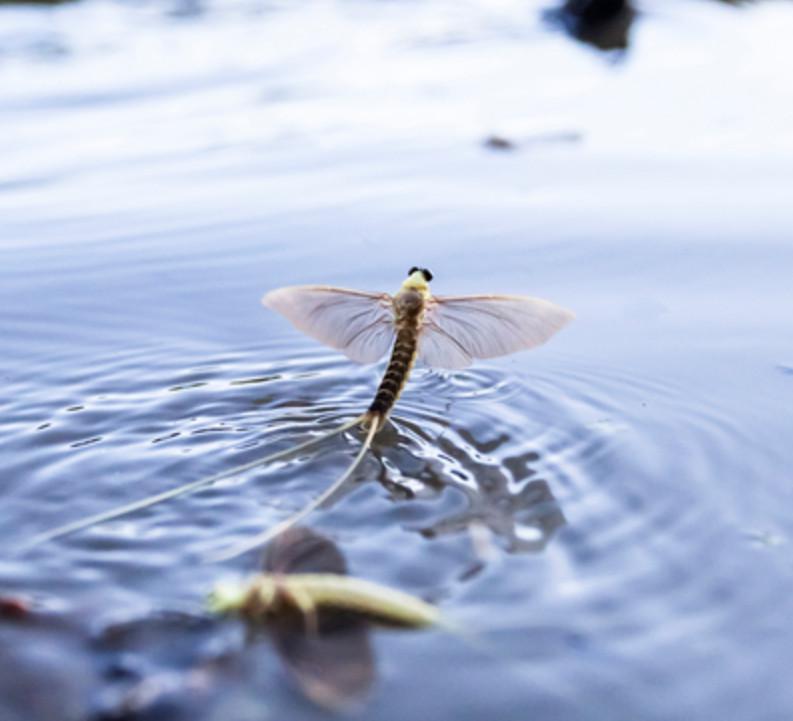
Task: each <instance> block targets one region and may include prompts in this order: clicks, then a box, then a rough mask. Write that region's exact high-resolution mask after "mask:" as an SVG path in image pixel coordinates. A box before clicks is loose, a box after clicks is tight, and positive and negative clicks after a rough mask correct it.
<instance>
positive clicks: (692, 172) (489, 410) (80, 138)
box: [0, 0, 793, 721]
mask: <svg viewBox="0 0 793 721" xmlns="http://www.w3.org/2000/svg"><path fill="white" fill-rule="evenodd" d="M792 36H793V3H791V2H789V1H788V0H765V1H762V0H758V1H757V2H743V3H742V2H738V1H737V0H736V1H735V2H726V1H725V2H718V1H716V0H634V1H633V2H629V1H628V0H567V2H562V1H561V0H559V1H555V0H454V1H452V0H292V1H290V2H280V1H272V2H267V1H265V0H206V1H202V0H126V1H124V0H74V1H72V2H62V3H58V2H52V3H17V2H8V1H7V0H2V1H0V337H1V338H2V353H0V376H2V380H3V387H4V391H3V393H2V394H0V454H1V455H0V458H2V464H3V468H4V474H3V476H4V477H3V479H2V481H0V508H2V512H0V541H1V542H2V545H3V546H4V547H7V548H12V547H13V546H14V545H15V544H16V543H17V542H19V541H20V540H22V539H24V538H27V537H30V536H32V535H34V534H35V533H38V532H40V531H42V530H45V529H46V528H50V527H53V526H55V525H58V524H60V523H64V522H67V521H71V520H74V519H75V518H79V517H81V516H83V515H87V514H90V513H95V512H97V511H100V510H103V509H106V508H109V507H111V506H113V505H115V504H117V503H121V502H125V501H130V500H134V499H136V498H139V497H141V496H143V495H146V494H147V493H155V492H157V491H160V490H163V489H164V488H165V487H170V486H172V485H175V484H177V483H179V482H187V481H189V480H193V479H195V478H198V477H200V476H201V475H203V474H205V473H210V472H213V471H217V470H221V469H223V468H225V467H228V466H230V465H233V464H234V463H236V462H242V461H244V460H247V459H249V458H251V457H255V454H256V453H257V452H258V453H262V452H263V448H264V447H265V446H269V445H270V444H271V443H273V442H282V443H285V442H286V441H287V440H294V439H296V438H297V437H301V438H302V437H303V436H304V435H305V434H306V433H308V432H311V431H313V430H315V429H316V428H321V427H324V426H327V427H330V426H332V425H333V423H334V422H340V419H343V418H346V417H348V416H349V415H351V414H353V413H356V412H358V411H359V410H360V409H361V408H363V407H365V405H366V403H367V402H368V400H369V398H370V396H371V393H372V391H373V389H374V387H375V385H376V383H377V380H378V374H379V373H380V372H381V370H382V369H381V367H379V366H378V367H377V368H359V367H353V366H352V365H351V364H349V363H347V362H346V361H345V360H344V359H343V358H341V356H338V355H336V354H333V353H331V352H329V351H327V350H325V349H322V348H319V347H318V346H317V345H316V344H315V343H314V342H313V341H311V340H309V339H306V338H304V337H302V336H300V335H299V334H298V333H297V332H296V331H294V330H293V329H291V328H290V327H289V326H288V325H287V324H286V323H285V322H284V321H283V320H282V319H279V318H277V317H275V315H274V314H271V313H268V312H267V311H265V310H264V309H262V308H261V306H260V305H259V299H260V297H261V295H262V294H263V293H264V292H265V291H266V290H268V289H271V288H273V287H277V286H281V285H289V284H302V283H328V284H333V285H340V286H347V287H354V288H361V289H365V290H387V291H393V290H395V289H396V288H398V286H399V283H400V282H401V281H402V279H403V278H404V274H405V273H406V271H407V270H408V268H410V267H411V266H414V265H416V266H422V267H428V268H430V269H431V270H432V271H433V273H434V275H435V278H436V280H435V282H434V283H433V290H434V291H435V292H437V293H439V294H458V293H470V292H473V293H476V292H485V293H487V292H496V293H502V292H503V293H523V294H528V295H536V296H540V297H545V298H549V299H551V300H553V301H555V302H557V303H559V304H561V305H563V306H566V307H569V308H571V309H573V310H574V311H575V312H576V313H577V316H578V319H577V321H576V322H575V323H574V324H572V325H571V326H570V328H569V329H566V330H565V331H564V332H563V333H561V334H560V335H559V337H558V338H555V339H554V340H553V341H552V342H551V343H549V344H548V346H547V347H543V348H542V349H540V350H537V351H535V352H533V353H531V354H519V355H517V356H514V357H510V358H506V359H501V360H498V361H493V362H489V363H484V364H479V365H477V366H475V367H474V368H472V369H471V370H469V371H465V372H463V373H458V374H443V373H437V372H429V371H426V370H418V371H417V372H416V373H415V374H414V378H413V380H412V381H411V383H410V384H409V386H408V388H407V391H406V393H405V396H404V398H403V400H402V401H401V403H400V406H399V407H398V409H397V412H396V413H395V416H394V425H393V428H392V429H391V430H390V431H389V434H386V435H385V436H384V437H383V438H382V439H381V440H379V441H378V444H377V445H376V446H375V449H374V453H372V454H371V456H370V458H369V460H368V462H367V465H366V466H365V470H364V472H362V474H361V476H360V479H359V480H360V481H361V482H360V483H359V484H357V485H356V486H355V487H354V488H353V489H352V492H351V493H349V495H347V496H345V497H344V498H343V499H342V500H341V501H340V502H339V503H338V504H337V505H335V506H334V507H333V509H331V510H329V511H327V512H324V513H322V514H319V515H318V516H317V518H316V523H317V525H318V526H320V527H321V528H322V530H323V531H324V532H326V533H328V534H330V535H331V536H332V537H333V538H334V540H335V541H336V542H338V543H339V545H340V546H341V547H342V548H343V550H344V552H345V553H346V554H347V555H348V559H349V563H350V567H351V569H352V570H353V572H355V573H356V574H358V575H361V576H364V577H369V578H374V579H376V580H381V581H383V582H387V583H391V584H393V585H396V586H398V587H400V588H403V589H404V590H408V591H411V592H414V593H416V594H419V595H421V596H423V597H427V598H430V599H431V600H434V601H436V602H438V603H440V604H441V605H442V606H443V608H444V609H445V610H447V611H448V612H449V613H450V614H452V615H454V616H455V617H456V618H459V619H462V620H463V621H464V622H465V623H466V624H467V625H470V627H471V628H472V629H474V630H477V631H478V632H481V633H482V634H483V636H484V637H485V638H486V639H487V641H488V643H489V644H490V645H491V646H492V647H494V648H496V649H498V653H497V654H496V655H497V658H493V657H492V656H489V655H487V654H485V655H483V654H481V653H478V652H477V651H476V650H475V649H472V648H470V647H467V646H466V645H465V643H462V642H461V641H460V640H459V639H454V638H451V637H449V636H448V635H444V634H431V633H426V634H377V635H376V636H375V638H374V643H375V655H376V657H377V664H378V674H377V681H376V682H375V684H374V686H373V688H372V689H370V691H369V693H368V695H367V697H366V699H365V700H362V701H360V702H359V706H357V707H356V709H357V710H355V709H354V710H352V711H350V712H349V713H351V714H352V715H353V716H356V715H357V716H358V717H361V718H364V717H366V718H372V717H373V718H378V719H404V718H408V717H413V718H429V717H435V718H441V719H452V718H453V719H455V720H456V721H463V720H464V719H472V720H473V719H481V718H483V717H484V716H485V715H488V716H493V715H497V716H498V717H499V718H501V719H504V720H505V721H508V720H511V719H514V720H515V721H523V720H524V719H526V718H528V717H534V718H541V719H565V720H566V721H569V720H570V719H586V720H592V721H594V720H595V719H603V718H608V719H610V721H619V720H620V719H625V720H626V721H628V720H630V721H636V719H642V721H644V720H648V719H659V720H663V721H669V720H670V719H686V720H690V719H715V718H719V719H722V720H723V721H727V720H731V719H735V720H736V721H738V720H739V719H740V720H741V721H743V720H745V719H747V718H751V719H753V720H754V721H783V720H785V721H786V720H787V719H790V717H791V714H793V688H791V686H790V683H789V680H788V676H789V671H788V669H789V668H790V667H791V664H793V650H791V649H793V643H791V641H792V640H793V633H791V629H790V618H791V617H792V616H793V562H791V558H790V534H791V532H793V478H791V472H790V468H791V467H793V450H791V445H790V438H791V434H793V418H791V413H790V410H789V409H790V407H793V392H792V389H793V385H792V384H793V344H792V342H793V327H792V326H791V321H790V318H791V310H792V309H793V290H792V289H791V286H792V285H793V282H792V281H791V272H792V269H793V241H792V240H791V233H792V232H793V231H791V228H793V202H792V201H793V93H791V83H790V74H791V73H790V70H791V67H793V44H791V37H792ZM356 447H357V446H356V439H355V438H354V437H352V436H351V437H349V438H345V439H342V440H340V441H339V443H338V444H336V445H335V446H333V447H332V448H331V449H330V450H329V451H328V453H327V454H326V455H325V457H324V458H323V459H320V461H318V462H317V461H315V462H310V461H307V462H306V463H304V462H303V461H305V460H306V459H300V462H299V463H291V464H285V465H284V466H283V467H280V468H279V469H278V472H270V473H264V474H263V475H262V476H261V477H258V476H256V477H254V478H248V479H247V480H249V481H250V482H248V483H236V482H235V483H230V484H227V485H224V486H222V487H218V488H213V489H212V490H210V491H208V492H207V493H205V494H200V495H197V496H194V497H189V498H184V499H180V500H179V501H176V502H174V503H173V504H169V505H167V506H161V507H158V508H156V509H152V510H151V511H149V512H146V513H145V514H141V515H140V516H136V517H130V518H128V519H125V520H122V521H118V522H115V523H112V524H106V525H105V526H103V527H99V528H96V529H92V530H91V531H89V532H86V533H84V534H79V535H76V536H74V537H70V538H65V539H62V540H60V541H58V542H56V543H53V544H50V545H49V546H47V547H42V548H41V549H37V550H36V551H34V552H33V553H31V554H29V555H28V556H26V557H21V558H20V557H17V558H11V557H5V556H3V557H0V597H7V598H13V599H22V601H24V604H23V605H25V606H29V608H30V612H29V613H27V612H26V613H25V614H23V616H24V617H23V618H19V615H18V614H16V612H14V613H12V612H11V611H9V609H12V610H13V609H14V608H17V607H16V606H13V605H6V606H5V609H6V611H3V612H0V692H1V693H0V719H2V721H16V719H25V721H31V720H34V721H35V720H38V719H47V720H48V721H49V720H50V719H53V718H58V719H59V720H60V721H72V720H75V721H82V720H84V719H107V718H113V719H120V718H123V719H127V718H146V719H149V718H152V719H153V718H162V719H165V718H168V719H178V718H191V719H201V720H202V721H203V720H204V719H207V720H208V719H228V718H233V719H235V721H245V720H247V719H254V718H255V719H257V721H259V720H261V719H266V718H273V719H283V718H314V717H317V718H322V717H324V715H325V712H324V711H323V710H322V709H319V708H316V707H315V706H312V705H311V704H309V703H308V702H307V701H305V700H304V699H302V698H301V697H300V694H299V693H297V692H296V690H295V688H293V687H292V686H290V684H289V682H288V680H287V677H286V675H285V674H284V672H283V670H282V669H281V668H280V666H279V664H278V662H277V659H276V657H275V655H274V654H273V653H272V650H271V649H268V648H267V646H266V645H256V644H254V645H252V646H251V645H246V643H245V641H244V638H243V636H244V634H242V632H241V630H240V629H239V628H238V627H237V626H236V625H234V624H228V625H226V624H222V625H217V624H215V623H214V622H212V621H211V620H208V619H207V618H205V617H203V616H202V615H201V614H202V604H201V599H202V598H203V596H204V594H205V593H206V591H207V590H208V588H210V587H211V585H212V583H213V582H214V581H215V580H216V579H217V578H218V577H219V576H221V575H223V574H229V573H230V574H235V573H236V574H242V573H249V572H250V571H251V570H253V569H255V567H256V559H255V558H253V559H252V558H250V557H249V558H244V559H238V560H235V561H234V562H232V563H230V564H225V565H224V566H222V567H216V566H212V565H207V564H201V563H199V562H198V559H199V558H200V557H201V555H202V554H203V553H205V552H207V551H210V550H212V549H214V548H217V547H218V546H220V545H224V544H225V543H226V542H230V541H234V540H239V539H241V538H243V537H246V536H248V535H250V534H252V533H256V532H257V531H259V530H261V529H262V527H263V526H267V525H271V524H273V523H275V522H276V521H277V520H279V519H280V518H282V517H283V516H284V514H285V513H287V512H288V511H290V510H295V509H296V508H299V507H300V506H301V505H302V504H303V503H304V502H305V501H306V500H307V499H309V498H311V497H313V495H315V494H316V493H317V492H318V490H319V489H320V488H322V487H324V485H325V484H326V483H327V482H328V480H329V479H330V478H332V477H333V472H334V471H335V470H338V469H340V468H342V467H343V466H344V464H345V463H346V462H348V461H349V458H350V456H351V454H352V453H354V452H355V449H356ZM251 454H253V456H252V455H251ZM472 534H473V535H472ZM483 534H484V535H483ZM472 538H473V539H479V541H481V540H482V538H485V539H486V544H485V545H488V544H490V545H492V546H493V548H494V549H496V550H495V552H494V553H492V554H489V555H487V559H486V560H483V559H482V558H479V556H478V551H477V542H474V540H472ZM0 607H1V606H0Z"/></svg>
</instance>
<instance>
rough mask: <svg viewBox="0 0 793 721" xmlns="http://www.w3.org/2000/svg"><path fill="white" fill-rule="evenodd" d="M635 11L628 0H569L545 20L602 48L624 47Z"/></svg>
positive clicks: (614, 48) (549, 13) (547, 12)
mask: <svg viewBox="0 0 793 721" xmlns="http://www.w3.org/2000/svg"><path fill="white" fill-rule="evenodd" d="M635 16H636V12H635V11H634V9H633V8H632V7H631V4H630V2H628V0H567V2H565V3H564V5H562V6H561V7H558V8H553V9H551V10H546V11H545V13H544V17H545V19H546V20H547V21H548V22H550V23H552V24H554V25H557V26H560V27H562V28H563V29H564V30H565V32H567V33H568V34H570V35H571V36H572V37H574V38H576V39H577V40H580V41H581V42H585V43H588V44H589V45H593V46H595V47H596V48H598V49H599V50H625V49H627V47H628V37H629V35H630V29H631V24H632V23H633V19H634V17H635Z"/></svg>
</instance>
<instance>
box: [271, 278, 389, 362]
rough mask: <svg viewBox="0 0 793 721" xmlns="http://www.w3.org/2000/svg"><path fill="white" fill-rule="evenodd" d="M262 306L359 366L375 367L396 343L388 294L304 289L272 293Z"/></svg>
mask: <svg viewBox="0 0 793 721" xmlns="http://www.w3.org/2000/svg"><path fill="white" fill-rule="evenodd" d="M262 303H263V304H264V305H265V306H266V307H268V308H271V309H272V310H276V311H278V312H279V313H281V315H283V316H285V317H286V318H287V319H288V320H289V321H291V322H292V324H293V325H294V326H295V327H296V328H298V329H299V330H301V331H303V332H304V333H305V334H306V335H310V336H311V337H312V338H315V339H316V340H318V341H320V342H321V343H324V344H325V345H327V346H330V347H331V348H336V349H337V350H340V351H341V352H342V353H344V354H345V355H346V356H347V357H348V358H350V359H351V360H354V361H356V362H357V363H374V362H375V361H377V360H379V359H380V358H382V357H383V356H384V355H385V354H386V353H387V352H388V350H389V348H390V347H391V345H392V343H393V341H394V335H395V330H394V312H393V304H392V300H391V296H389V295H388V294H387V293H367V292H364V291H359V290H347V289H345V288H333V287H330V286H324V285H301V286H290V287H288V288H278V289H277V290H272V291H270V292H269V293H267V294H266V295H265V296H264V298H262Z"/></svg>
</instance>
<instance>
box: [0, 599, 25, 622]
mask: <svg viewBox="0 0 793 721" xmlns="http://www.w3.org/2000/svg"><path fill="white" fill-rule="evenodd" d="M29 613H30V604H28V602H27V601H24V600H23V599H21V598H11V597H10V596H9V597H2V596H0V618H24V617H25V616H27V615H28V614H29Z"/></svg>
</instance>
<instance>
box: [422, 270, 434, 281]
mask: <svg viewBox="0 0 793 721" xmlns="http://www.w3.org/2000/svg"><path fill="white" fill-rule="evenodd" d="M421 274H422V275H423V276H424V280H426V281H427V282H428V283H429V282H430V281H431V280H432V273H430V270H429V268H422V269H421Z"/></svg>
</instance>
